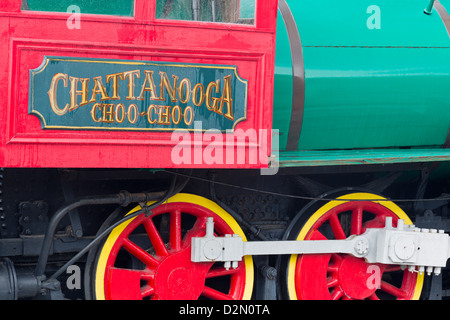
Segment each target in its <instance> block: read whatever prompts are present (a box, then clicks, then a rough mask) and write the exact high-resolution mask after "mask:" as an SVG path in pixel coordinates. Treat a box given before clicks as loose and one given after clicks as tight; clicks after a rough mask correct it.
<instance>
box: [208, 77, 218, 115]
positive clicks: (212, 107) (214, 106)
mask: <svg viewBox="0 0 450 320" xmlns="http://www.w3.org/2000/svg"><path fill="white" fill-rule="evenodd" d="M219 85H220V80H217V81H216V82H211V83H210V84H208V87H207V88H206V97H205V99H206V108H207V109H208V110H209V111H215V110H216V109H217V105H218V103H219V102H218V100H219V99H218V98H214V97H212V96H211V91H212V89H214V88H215V89H216V93H218V92H219ZM211 102H212V104H211Z"/></svg>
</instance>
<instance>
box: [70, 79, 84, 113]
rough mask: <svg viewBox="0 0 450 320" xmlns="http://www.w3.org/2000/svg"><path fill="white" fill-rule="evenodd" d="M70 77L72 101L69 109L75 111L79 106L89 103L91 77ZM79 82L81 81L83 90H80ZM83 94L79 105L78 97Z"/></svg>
mask: <svg viewBox="0 0 450 320" xmlns="http://www.w3.org/2000/svg"><path fill="white" fill-rule="evenodd" d="M69 79H70V84H71V86H70V97H71V103H70V108H69V111H73V110H75V109H76V108H78V107H79V106H85V105H87V104H88V103H89V101H88V99H87V98H88V91H89V87H88V84H89V79H88V78H81V79H80V78H75V77H69ZM78 82H81V90H78ZM79 95H81V102H80V105H79V106H78V104H77V97H78V96H79Z"/></svg>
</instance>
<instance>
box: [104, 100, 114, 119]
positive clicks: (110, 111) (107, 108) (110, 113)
mask: <svg viewBox="0 0 450 320" xmlns="http://www.w3.org/2000/svg"><path fill="white" fill-rule="evenodd" d="M114 106H115V105H114V104H112V103H108V104H107V103H103V104H102V109H103V120H102V122H105V123H113V122H114V119H113V118H114Z"/></svg>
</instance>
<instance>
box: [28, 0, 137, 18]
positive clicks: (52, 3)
mask: <svg viewBox="0 0 450 320" xmlns="http://www.w3.org/2000/svg"><path fill="white" fill-rule="evenodd" d="M22 10H31V11H51V12H74V11H76V12H79V13H92V14H106V15H115V16H129V17H131V16H133V15H134V0H22Z"/></svg>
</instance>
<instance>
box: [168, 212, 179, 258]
mask: <svg viewBox="0 0 450 320" xmlns="http://www.w3.org/2000/svg"><path fill="white" fill-rule="evenodd" d="M170 247H171V248H172V249H173V250H175V251H180V250H181V211H180V210H179V209H176V210H174V211H172V212H171V213H170Z"/></svg>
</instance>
